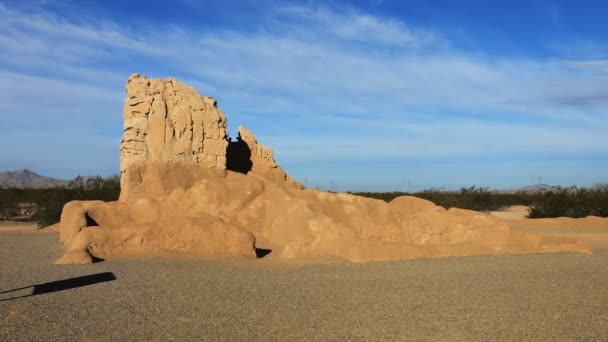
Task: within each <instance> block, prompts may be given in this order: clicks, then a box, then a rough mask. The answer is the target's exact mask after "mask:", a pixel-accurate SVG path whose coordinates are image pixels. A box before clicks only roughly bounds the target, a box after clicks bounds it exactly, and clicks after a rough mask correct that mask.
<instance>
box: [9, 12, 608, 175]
mask: <svg viewBox="0 0 608 342" xmlns="http://www.w3.org/2000/svg"><path fill="white" fill-rule="evenodd" d="M0 19H1V20H0V44H1V45H2V46H3V47H4V48H5V50H4V52H3V54H2V55H1V56H0V91H2V93H3V94H4V95H3V101H2V104H0V110H1V111H2V113H3V114H2V115H3V121H4V122H3V124H5V125H8V126H10V127H14V128H15V129H17V128H18V129H20V130H24V131H25V132H27V131H28V129H30V130H32V131H33V130H34V129H38V128H39V127H40V126H48V127H57V126H60V125H61V124H59V123H61V122H66V123H67V124H68V125H69V126H70V127H71V128H72V129H74V130H84V131H93V132H95V135H94V136H92V137H91V140H90V141H87V142H85V144H84V145H87V144H88V145H90V146H93V145H95V144H96V140H95V139H99V138H100V137H101V139H104V141H108V140H111V139H116V138H117V137H119V136H120V127H121V126H122V124H121V121H122V118H121V113H120V111H121V107H122V105H121V103H122V101H123V99H124V94H123V93H122V89H123V87H124V80H125V79H126V78H127V77H128V74H129V73H130V72H140V73H142V74H147V75H148V76H151V77H166V76H169V75H171V76H175V77H177V78H178V79H181V80H183V81H185V82H188V83H190V84H192V85H193V86H195V87H196V88H197V89H198V90H199V91H200V92H201V93H203V94H205V95H212V96H214V97H216V98H218V100H219V104H220V107H222V109H224V111H225V112H226V113H227V114H228V116H229V118H230V120H231V128H233V127H236V124H240V123H242V124H245V125H246V126H248V127H249V128H251V129H252V130H254V131H255V132H256V133H257V135H258V137H259V138H260V140H261V141H262V142H263V143H267V144H269V145H272V146H274V147H275V149H276V154H277V156H278V158H279V160H280V161H281V160H282V159H284V160H286V161H289V160H294V159H298V160H309V161H314V160H329V159H332V160H336V159H338V160H340V159H343V160H356V159H359V160H366V159H370V158H375V159H378V158H380V159H390V158H407V157H408V156H412V155H425V156H427V157H430V158H432V157H433V156H435V157H441V156H445V155H446V154H451V155H454V154H455V155H463V156H465V155H466V156H475V155H478V156H480V155H482V154H484V153H510V154H513V153H537V154H539V155H542V154H543V153H546V152H548V151H552V152H555V151H562V152H563V153H570V154H576V153H579V152H583V151H584V152H591V153H604V152H606V147H604V146H606V145H608V144H606V143H607V142H608V141H606V140H607V139H606V138H605V134H604V132H606V130H607V129H608V124H607V122H608V121H607V120H606V119H608V110H607V109H608V77H606V71H607V70H608V69H607V68H606V60H605V59H593V60H585V59H577V60H572V59H561V58H560V56H559V55H556V56H553V57H550V58H545V59H539V58H528V59H525V58H511V59H509V58H505V57H500V56H490V55H487V54H486V53H484V52H483V51H471V50H469V49H465V48H462V47H459V46H458V45H457V43H455V42H454V41H451V40H450V37H449V35H447V34H445V33H442V32H440V31H437V30H431V29H429V28H425V27H414V26H411V25H408V24H407V23H405V22H402V21H400V20H396V19H393V18H387V17H381V16H373V15H369V14H362V13H360V12H358V11H357V10H356V9H353V8H349V9H346V10H344V11H340V12H337V11H334V10H332V9H330V8H326V7H315V6H306V7H305V6H287V7H285V6H283V7H281V6H279V7H276V8H271V9H270V10H269V11H267V12H266V13H265V14H264V15H263V16H262V17H261V18H260V23H259V26H257V28H256V29H253V30H237V29H234V30H227V29H214V28H213V27H205V26H192V25H189V26H185V25H180V24H179V23H170V22H166V23H158V24H156V23H154V24H152V23H151V25H140V26H137V25H133V24H131V25H127V24H125V23H121V22H115V21H113V20H112V19H109V18H105V19H104V18H101V19H96V18H95V19H92V18H88V19H87V20H84V21H82V20H80V21H79V20H75V19H74V18H73V17H71V16H69V15H66V14H57V13H51V12H45V11H42V10H36V11H30V12H26V11H22V10H18V9H13V8H9V7H8V6H5V5H0ZM233 124H234V126H232V125H233ZM117 127H118V129H117ZM276 132H289V133H282V134H277V133H276ZM37 134H40V132H38V131H37ZM43 134H44V133H43ZM387 135H390V138H387ZM54 138H55V139H61V138H60V137H56V136H55V137H54ZM66 139H67V138H66ZM84 139H85V140H86V138H84ZM118 143H119V141H118V140H117V141H116V145H118ZM72 148H73V150H72V153H73V154H74V155H79V154H82V153H85V151H83V150H82V149H81V148H80V147H79V146H73V147H72ZM23 154H24V155H28V156H31V158H38V157H39V155H38V154H36V152H35V151H31V150H29V149H27V148H25V149H24V150H23ZM1 157H3V156H2V155H0V158H1ZM104 158H108V159H111V158H115V159H117V152H116V154H115V155H113V156H107V157H104ZM16 162H17V161H15V163H16ZM64 162H66V163H73V164H72V165H74V166H73V167H74V169H75V170H77V169H78V165H77V164H76V163H75V162H73V161H70V160H65V161H64ZM113 163H114V162H108V163H106V164H107V165H113ZM15 167H17V165H15Z"/></svg>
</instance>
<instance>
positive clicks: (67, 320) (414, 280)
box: [0, 233, 608, 341]
mask: <svg viewBox="0 0 608 342" xmlns="http://www.w3.org/2000/svg"><path fill="white" fill-rule="evenodd" d="M57 239H58V236H57V234H56V233H46V234H1V235H0V292H4V291H8V290H11V289H14V288H21V287H25V286H31V285H34V284H44V283H48V282H53V281H58V280H63V279H69V278H74V277H81V276H86V275H94V274H99V273H103V272H112V273H113V274H114V276H115V277H116V280H113V281H105V282H100V283H96V284H92V285H88V286H81V287H73V286H72V287H73V288H69V287H70V286H68V285H70V284H68V285H66V286H67V287H68V288H66V289H64V290H61V291H55V292H48V293H41V294H37V295H32V296H28V295H30V294H32V288H31V287H30V288H27V289H24V290H18V291H13V292H5V293H0V341H56V340H66V341H98V340H99V341H172V340H173V341H190V340H192V341H200V340H224V341H242V340H280V341H294V340H295V341H298V340H299V341H304V340H306V341H310V340H333V341H343V340H355V341H357V340H389V341H395V340H440V341H441V340H449V341H459V340H502V341H504V340H512V341H521V340H536V341H547V340H566V341H567V340H578V341H581V340H590V341H606V340H608V250H599V251H596V252H595V253H594V254H593V255H584V254H572V253H559V254H539V255H504V256H476V257H460V258H443V259H426V260H413V261H402V262H387V263H367V264H349V263H344V262H335V261H326V262H315V263H308V264H304V263H302V262H286V261H280V260H272V257H271V256H272V254H271V255H270V256H269V257H267V258H265V259H260V260H256V261H252V260H224V261H213V262H212V261H179V260H149V261H103V262H99V263H96V264H93V265H64V266H59V265H54V264H52V261H53V260H55V259H56V258H58V257H59V256H60V254H61V251H60V249H59V245H58V243H57ZM64 285H65V284H64ZM71 285H74V284H73V282H72V284H71ZM41 289H42V290H41ZM44 289H47V290H48V289H49V286H48V285H47V286H45V285H42V286H38V287H37V291H38V292H40V291H42V292H44ZM55 289H57V288H55ZM18 296H28V297H23V298H16V299H12V298H15V297H18Z"/></svg>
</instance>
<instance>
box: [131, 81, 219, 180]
mask: <svg viewBox="0 0 608 342" xmlns="http://www.w3.org/2000/svg"><path fill="white" fill-rule="evenodd" d="M126 91H127V100H126V101H125V107H124V134H123V138H122V143H121V145H120V169H121V173H124V172H125V170H126V169H127V167H128V166H129V165H130V164H131V163H133V162H134V161H139V160H147V161H166V162H177V163H186V164H201V165H203V166H206V167H208V168H216V169H221V170H223V169H226V148H227V146H228V141H227V140H226V137H227V132H226V116H225V115H224V113H222V111H220V110H219V109H218V108H217V104H216V101H215V100H214V99H213V98H211V97H206V96H200V95H199V94H198V93H197V92H196V90H194V89H193V88H191V87H189V86H187V85H185V84H183V83H181V82H179V81H177V80H176V79H174V78H167V79H152V80H148V79H147V78H146V77H142V76H140V75H138V74H133V75H131V76H130V77H129V80H128V81H127V86H126Z"/></svg>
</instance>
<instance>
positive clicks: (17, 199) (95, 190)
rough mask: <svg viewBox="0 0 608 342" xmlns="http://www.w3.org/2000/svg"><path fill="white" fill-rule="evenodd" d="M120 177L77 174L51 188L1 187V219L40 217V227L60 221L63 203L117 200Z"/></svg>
mask: <svg viewBox="0 0 608 342" xmlns="http://www.w3.org/2000/svg"><path fill="white" fill-rule="evenodd" d="M119 195H120V178H119V177H118V176H112V177H109V178H102V177H99V176H97V177H89V178H83V177H77V178H76V179H74V180H73V181H72V182H70V184H68V185H67V186H62V187H54V188H48V189H19V188H5V189H0V219H3V220H15V221H37V222H38V226H39V227H45V226H47V225H50V224H53V223H56V222H59V218H60V216H61V210H62V209H63V206H64V205H65V204H66V203H67V202H70V201H73V200H102V201H116V200H117V199H118V196H119Z"/></svg>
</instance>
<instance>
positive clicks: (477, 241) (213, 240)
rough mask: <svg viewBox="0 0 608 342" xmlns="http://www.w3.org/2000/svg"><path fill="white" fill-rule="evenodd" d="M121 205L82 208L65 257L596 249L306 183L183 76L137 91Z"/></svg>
mask: <svg viewBox="0 0 608 342" xmlns="http://www.w3.org/2000/svg"><path fill="white" fill-rule="evenodd" d="M126 90H127V94H128V97H127V100H126V103H125V132H124V136H123V142H122V145H121V173H122V174H121V196H120V200H119V201H116V202H109V203H104V202H100V201H88V202H78V201H75V202H70V203H68V204H66V206H65V207H64V210H63V213H62V216H61V222H60V225H61V233H60V237H61V241H62V242H63V244H64V246H65V250H66V253H65V255H64V257H63V258H62V259H60V260H58V262H59V263H89V262H92V260H93V258H94V257H96V258H103V259H107V258H123V257H128V258H147V257H158V256H161V257H175V256H179V257H191V258H197V257H218V256H241V257H250V258H254V257H255V256H256V248H257V249H268V250H271V251H272V255H273V256H277V257H283V258H301V257H307V258H308V257H339V258H344V259H347V260H350V261H355V262H364V261H377V260H398V259H410V258H420V257H441V256H460V255H474V254H496V253H539V252H558V251H578V252H590V249H589V248H588V247H586V246H585V245H583V244H581V243H578V242H571V241H569V240H564V239H559V238H550V237H541V236H539V235H535V234H528V233H522V232H514V231H511V230H510V228H509V226H508V225H507V224H506V223H504V222H501V221H499V220H497V219H496V218H493V217H491V216H490V215H486V214H483V213H479V212H474V211H469V210H461V209H450V210H446V209H445V208H442V207H439V206H436V205H435V204H433V203H431V202H428V201H425V200H421V199H417V198H413V197H399V198H396V199H395V200H393V201H392V202H390V203H385V202H383V201H380V200H374V199H369V198H363V197H358V196H355V195H350V194H335V193H328V192H323V191H318V190H313V189H303V187H302V185H301V184H299V183H297V182H296V181H294V180H293V179H292V178H291V177H289V176H288V175H287V174H286V173H285V172H284V171H283V169H282V168H281V167H280V166H279V165H278V164H277V163H276V161H275V160H274V157H273V151H272V149H270V148H268V147H266V146H263V145H261V144H259V143H258V142H257V140H256V139H255V136H254V135H253V133H252V132H251V131H249V130H247V129H246V128H244V127H239V138H238V139H237V141H231V140H230V139H227V138H226V137H227V136H228V134H227V131H226V118H225V116H224V114H223V113H222V112H221V111H220V110H219V109H218V108H217V105H216V102H215V100H213V99H211V98H209V97H202V96H200V95H198V94H197V93H196V91H195V90H194V89H192V88H190V87H188V86H186V85H184V84H182V83H180V82H178V81H177V80H175V79H171V78H170V79H166V80H158V79H156V80H148V79H146V78H145V77H141V76H139V75H136V74H135V75H132V76H131V77H130V78H129V81H128V82H127V88H126Z"/></svg>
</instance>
